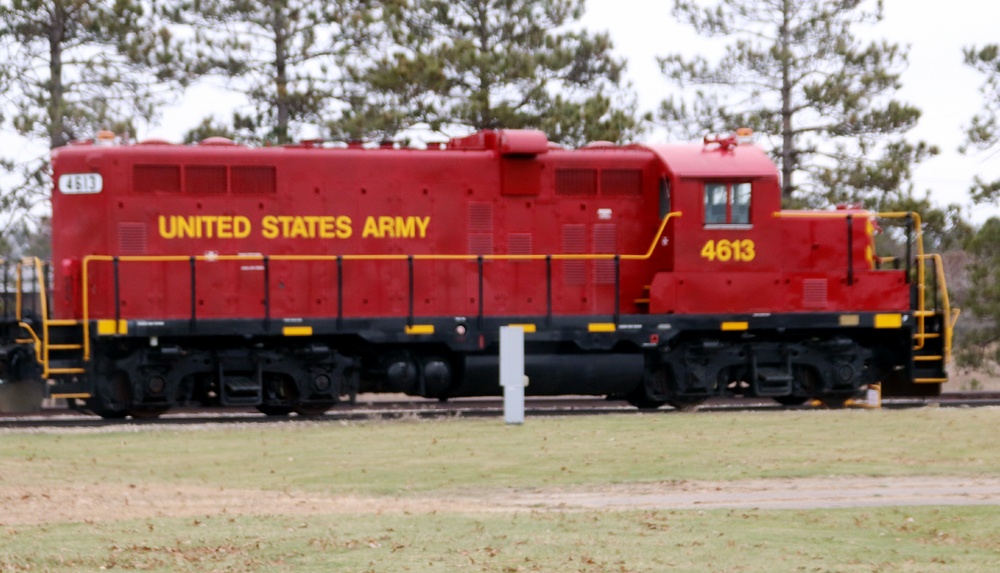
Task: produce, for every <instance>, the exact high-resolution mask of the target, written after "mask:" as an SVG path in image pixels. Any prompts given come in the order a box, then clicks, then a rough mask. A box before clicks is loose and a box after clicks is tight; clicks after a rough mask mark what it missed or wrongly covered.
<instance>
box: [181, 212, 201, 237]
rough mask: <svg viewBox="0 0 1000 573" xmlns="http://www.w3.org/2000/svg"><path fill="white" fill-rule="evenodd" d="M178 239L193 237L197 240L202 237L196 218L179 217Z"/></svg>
mask: <svg viewBox="0 0 1000 573" xmlns="http://www.w3.org/2000/svg"><path fill="white" fill-rule="evenodd" d="M176 221H177V238H178V239H183V238H184V237H191V238H193V239H196V238H198V237H200V236H201V233H200V232H197V230H198V229H197V218H196V217H177V218H176Z"/></svg>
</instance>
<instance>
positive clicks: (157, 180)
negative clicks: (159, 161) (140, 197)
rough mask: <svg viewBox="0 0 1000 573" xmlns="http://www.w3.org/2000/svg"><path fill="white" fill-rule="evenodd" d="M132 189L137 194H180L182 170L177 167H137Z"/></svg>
mask: <svg viewBox="0 0 1000 573" xmlns="http://www.w3.org/2000/svg"><path fill="white" fill-rule="evenodd" d="M132 188H133V189H135V191H136V192H137V193H180V191H181V168H180V167H179V166H177V165H136V166H135V167H133V168H132Z"/></svg>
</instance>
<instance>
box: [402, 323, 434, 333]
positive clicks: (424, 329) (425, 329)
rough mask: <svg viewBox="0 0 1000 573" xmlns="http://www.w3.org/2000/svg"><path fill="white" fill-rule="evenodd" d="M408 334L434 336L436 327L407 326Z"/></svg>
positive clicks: (428, 325) (426, 325)
mask: <svg viewBox="0 0 1000 573" xmlns="http://www.w3.org/2000/svg"><path fill="white" fill-rule="evenodd" d="M406 334H434V325H433V324H413V325H407V326H406Z"/></svg>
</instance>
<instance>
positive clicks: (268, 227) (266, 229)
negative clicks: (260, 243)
mask: <svg viewBox="0 0 1000 573" xmlns="http://www.w3.org/2000/svg"><path fill="white" fill-rule="evenodd" d="M260 226H261V227H262V229H261V233H260V234H261V236H263V237H264V238H265V239H277V238H278V218H277V217H275V216H274V215H268V216H266V217H264V218H263V219H262V220H261V222H260Z"/></svg>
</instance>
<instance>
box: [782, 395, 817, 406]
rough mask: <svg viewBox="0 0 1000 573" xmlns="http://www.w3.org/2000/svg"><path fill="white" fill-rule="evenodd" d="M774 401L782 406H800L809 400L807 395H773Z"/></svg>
mask: <svg viewBox="0 0 1000 573" xmlns="http://www.w3.org/2000/svg"><path fill="white" fill-rule="evenodd" d="M774 401H775V402H777V403H779V404H781V405H782V406H801V405H802V404H805V403H806V402H808V401H809V397H808V396H775V397H774Z"/></svg>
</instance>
